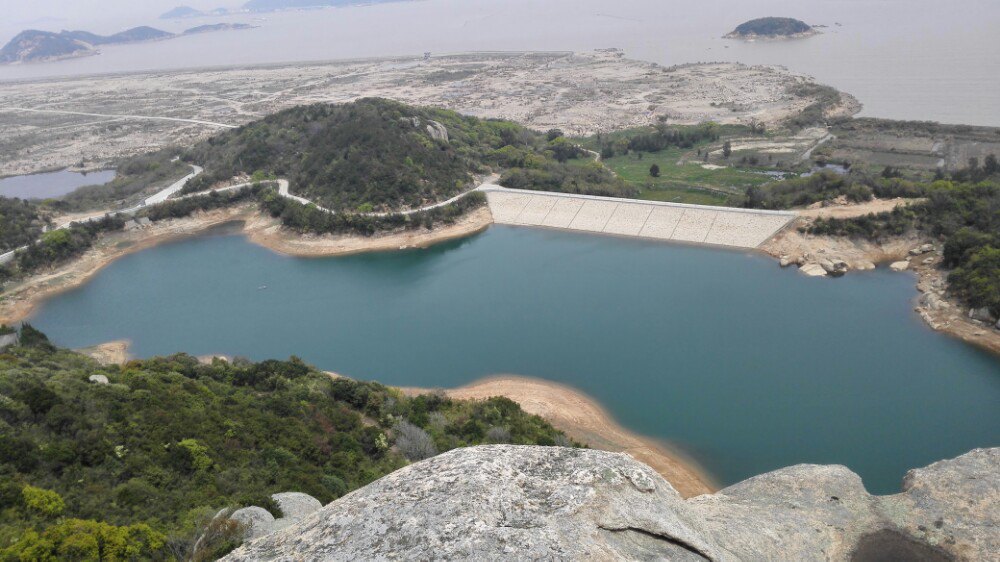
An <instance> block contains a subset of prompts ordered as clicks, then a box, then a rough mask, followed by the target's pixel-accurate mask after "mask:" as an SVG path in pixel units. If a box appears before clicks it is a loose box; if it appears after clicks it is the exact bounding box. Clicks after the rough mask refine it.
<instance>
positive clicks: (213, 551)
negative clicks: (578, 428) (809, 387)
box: [0, 326, 569, 560]
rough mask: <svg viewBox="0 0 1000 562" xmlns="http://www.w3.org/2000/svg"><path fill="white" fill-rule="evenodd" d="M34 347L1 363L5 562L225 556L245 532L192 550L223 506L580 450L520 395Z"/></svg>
mask: <svg viewBox="0 0 1000 562" xmlns="http://www.w3.org/2000/svg"><path fill="white" fill-rule="evenodd" d="M21 341H22V344H21V345H20V346H18V347H14V348H11V349H9V350H8V351H7V352H6V353H4V354H2V355H0V560H22V559H31V560H35V559H39V560H43V559H44V560H49V559H60V560H96V559H102V560H111V559H117V560H126V559H150V558H152V559H170V558H172V557H176V558H185V557H192V554H194V556H193V558H194V559H212V558H214V557H215V556H218V555H220V554H222V553H223V552H225V551H226V550H228V549H230V548H232V547H234V546H235V544H236V539H234V534H233V533H228V534H226V533H223V534H222V536H221V537H220V538H219V540H218V541H216V542H215V543H212V542H211V541H209V544H203V545H202V548H201V549H200V551H199V552H198V553H193V552H192V546H193V544H194V543H195V541H196V540H197V538H198V537H199V536H201V534H202V532H203V531H204V529H205V528H206V525H208V522H209V520H210V519H211V518H212V516H213V515H214V514H215V513H216V512H217V511H218V510H219V509H220V508H223V507H239V506H246V505H260V506H264V507H266V508H269V509H272V510H273V509H276V508H275V506H274V504H273V502H272V501H269V499H268V496H269V495H270V494H272V493H276V492H284V491H301V492H305V493H308V494H311V495H313V496H315V497H316V498H317V499H319V500H320V501H321V502H323V503H326V502H329V501H332V500H333V499H336V498H338V497H340V496H342V495H344V494H345V493H347V492H349V491H351V490H353V489H355V488H358V487H360V486H363V485H365V484H367V483H369V482H371V481H373V480H375V479H377V478H379V477H381V476H382V475H384V474H387V473H388V472H390V471H392V470H395V469H397V468H399V467H401V466H403V465H404V464H406V463H407V461H408V460H418V459H421V458H425V457H427V456H431V455H434V454H436V453H437V452H440V451H445V450H448V449H452V448H455V447H462V446H467V445H473V444H479V443H485V442H510V443H520V444H541V445H552V444H556V443H560V444H568V443H569V442H568V441H567V440H566V438H565V437H564V436H563V435H562V434H561V433H559V432H557V431H555V430H554V429H553V428H552V427H551V426H550V425H549V424H547V423H546V422H545V421H543V420H542V419H541V418H538V417H536V416H530V415H527V414H525V413H524V412H523V411H522V410H521V409H520V408H519V407H518V406H517V404H516V403H514V402H512V401H510V400H508V399H504V398H492V399H489V400H485V401H480V402H466V401H455V400H451V399H449V398H447V397H445V396H443V395H441V394H428V395H423V396H419V397H406V396H404V395H402V394H401V393H399V392H398V391H396V390H393V389H390V388H387V387H385V386H382V385H380V384H377V383H369V382H357V381H353V380H349V379H343V378H338V379H333V378H331V377H330V376H328V375H326V374H324V373H321V372H319V371H316V370H315V369H313V368H311V367H309V366H308V365H306V364H304V363H303V362H302V361H300V360H298V359H296V358H294V357H293V358H291V359H290V360H288V361H264V362H260V363H251V362H249V361H245V360H239V359H237V360H234V361H232V362H226V361H221V360H215V361H214V362H212V363H211V364H202V363H199V362H198V361H197V360H196V359H195V358H193V357H190V356H187V355H175V356H171V357H161V358H154V359H149V360H143V361H131V362H129V363H128V364H126V365H124V366H122V367H118V366H110V367H102V366H100V365H98V364H97V363H95V362H94V361H92V360H90V359H89V358H86V357H84V356H82V355H78V354H76V353H73V352H70V351H66V350H60V349H56V348H54V347H53V346H52V345H51V344H49V343H48V341H47V339H46V338H45V336H44V335H43V334H40V333H39V332H37V331H36V330H34V329H32V328H31V327H30V326H25V327H23V329H22V337H21ZM95 374H99V375H104V376H106V377H108V379H109V380H110V384H107V385H104V384H95V383H91V382H88V377H89V376H90V375H95ZM236 534H238V533H236ZM98 548H100V549H101V550H102V555H101V556H100V557H98V556H93V555H90V556H88V555H87V553H91V554H92V553H94V552H96V550H95V549H98ZM126 548H128V549H132V550H130V551H129V553H128V554H127V555H121V554H114V553H121V552H125V551H124V550H123V549H126ZM116 556H118V557H116Z"/></svg>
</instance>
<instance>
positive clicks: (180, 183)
mask: <svg viewBox="0 0 1000 562" xmlns="http://www.w3.org/2000/svg"><path fill="white" fill-rule="evenodd" d="M190 166H191V173H190V174H188V175H186V176H184V177H183V178H181V179H179V180H177V181H175V182H174V183H172V184H170V185H169V186H167V187H166V188H164V189H162V190H160V191H158V192H156V194H155V195H152V196H150V197H147V198H146V199H144V200H143V201H142V202H141V203H139V204H138V205H136V206H134V207H129V208H128V209H119V210H108V211H102V212H101V213H98V214H94V215H91V216H89V217H83V218H79V219H74V220H72V221H69V222H66V223H63V224H60V225H59V226H57V227H55V228H54V229H52V230H63V229H66V228H69V227H70V225H72V224H73V223H78V222H90V221H95V220H100V219H102V218H104V217H105V216H107V215H109V214H110V215H134V214H136V213H137V212H139V210H140V209H144V208H146V207H148V206H150V205H157V204H159V203H162V202H164V201H166V200H167V199H168V198H169V197H170V196H171V195H173V194H175V193H177V192H178V191H180V190H181V189H182V188H183V187H184V185H185V184H186V183H187V182H188V180H190V179H191V178H193V177H195V176H197V175H198V174H200V173H201V172H202V171H203V170H202V168H201V167H200V166H195V165H194V164H190ZM25 248H27V246H21V247H20V248H14V249H13V250H11V251H9V252H5V253H3V254H0V265H4V264H7V263H10V262H11V261H13V260H14V254H16V253H17V252H19V251H21V250H24V249H25Z"/></svg>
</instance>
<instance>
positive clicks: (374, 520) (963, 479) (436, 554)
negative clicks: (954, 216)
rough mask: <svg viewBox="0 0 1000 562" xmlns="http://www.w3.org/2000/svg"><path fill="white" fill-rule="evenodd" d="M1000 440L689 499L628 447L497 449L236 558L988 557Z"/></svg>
mask: <svg viewBox="0 0 1000 562" xmlns="http://www.w3.org/2000/svg"><path fill="white" fill-rule="evenodd" d="M998 508H1000V449H977V450H974V451H972V452H970V453H967V454H965V455H963V456H961V457H958V458H956V459H953V460H947V461H941V462H937V463H934V464H932V465H930V466H928V467H926V468H922V469H918V470H912V471H910V472H909V473H908V474H907V475H906V478H905V479H904V482H903V492H902V493H900V494H896V495H892V496H872V495H870V494H869V493H868V492H866V491H865V489H864V486H863V485H862V483H861V478H860V477H858V475H856V474H854V473H853V472H851V471H850V470H848V469H847V468H845V467H842V466H817V465H798V466H793V467H790V468H785V469H781V470H777V471H775V472H770V473H767V474H764V475H761V476H757V477H754V478H751V479H749V480H746V481H744V482H741V483H739V484H736V485H734V486H730V487H729V488H726V489H724V490H722V491H720V492H718V493H717V494H712V495H703V496H698V497H696V498H692V499H690V500H687V501H685V500H683V499H681V497H680V496H679V495H678V494H677V492H676V491H674V489H673V488H672V487H671V486H670V484H668V483H667V482H666V481H665V480H663V478H661V477H660V476H659V475H658V474H656V473H655V472H653V470H651V469H650V468H648V467H646V466H645V465H643V464H640V463H638V462H636V461H634V460H632V458H631V457H629V456H627V455H625V454H621V453H607V452H603V451H593V450H585V449H566V448H558V447H523V446H513V445H492V446H483V447H472V448H467V449H457V450H453V451H450V452H448V453H445V454H442V455H439V456H437V457H434V458H432V459H428V460H426V461H423V462H420V463H417V464H413V465H410V466H408V467H406V468H403V469H401V470H398V471H396V472H394V473H392V474H390V475H388V476H386V477H385V478H382V479H381V480H378V481H377V482H374V483H372V484H370V485H369V486H366V487H364V488H362V489H360V490H357V491H355V492H353V493H351V494H349V495H347V496H344V497H343V498H341V499H339V500H337V501H335V502H333V503H331V504H329V505H327V506H326V507H324V508H323V509H321V510H320V511H317V512H315V513H313V514H312V515H310V516H308V517H306V518H305V519H303V520H302V521H301V522H300V523H298V524H296V525H294V526H292V527H289V528H287V529H284V530H282V531H279V532H277V533H275V534H272V535H269V536H266V537H263V538H260V539H257V540H255V541H253V542H250V543H248V544H246V545H244V546H243V547H241V548H240V549H238V550H236V551H234V552H233V553H232V554H230V555H229V556H227V557H226V558H225V559H224V560H230V561H242V560H373V559H376V560H385V559H403V560H428V559H460V560H490V559H497V558H512V559H533V560H576V559H581V558H586V559H593V560H607V559H668V560H716V561H722V560H859V561H873V560H890V559H891V560H988V559H994V558H992V557H994V556H995V555H996V553H997V552H1000V520H998V519H1000V509H998Z"/></svg>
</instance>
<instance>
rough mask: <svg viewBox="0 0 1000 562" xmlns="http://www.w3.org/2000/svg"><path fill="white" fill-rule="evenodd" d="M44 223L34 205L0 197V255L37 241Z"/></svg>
mask: <svg viewBox="0 0 1000 562" xmlns="http://www.w3.org/2000/svg"><path fill="white" fill-rule="evenodd" d="M46 222H47V221H46V220H45V219H44V218H43V217H42V215H41V214H40V213H39V211H38V207H37V206H36V205H34V204H32V203H30V202H28V201H23V200H21V199H15V198H9V197H0V253H3V252H6V251H8V250H12V249H14V248H19V247H21V246H25V245H27V244H31V243H32V242H34V241H35V240H37V239H38V237H39V236H40V235H41V234H42V228H43V227H44V226H45V225H46Z"/></svg>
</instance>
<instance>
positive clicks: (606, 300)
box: [32, 227, 1000, 493]
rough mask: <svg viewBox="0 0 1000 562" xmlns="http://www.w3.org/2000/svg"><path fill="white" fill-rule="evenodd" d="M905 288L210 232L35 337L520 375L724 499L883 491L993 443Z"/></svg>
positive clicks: (989, 401) (545, 253)
mask: <svg viewBox="0 0 1000 562" xmlns="http://www.w3.org/2000/svg"><path fill="white" fill-rule="evenodd" d="M264 286H266V288H262V287H264ZM913 286H914V280H913V278H912V277H911V276H910V275H907V274H893V273H889V272H885V271H876V272H870V273H859V274H851V275H848V276H847V277H845V278H842V279H837V280H832V279H808V278H805V277H804V276H802V275H799V274H798V273H796V272H795V271H794V270H793V269H787V270H782V269H780V268H778V267H777V266H776V264H775V263H774V261H773V260H770V259H768V258H765V257H762V256H759V255H754V254H746V253H740V252H729V251H722V250H714V249H707V248H698V247H684V246H674V245H666V244H661V243H656V242H648V241H642V240H629V239H620V238H612V237H602V236H590V235H581V234H575V233H566V232H556V231H546V230H533V229H519V228H511V227H493V228H491V229H489V230H488V231H487V232H485V233H483V234H480V235H478V236H475V237H472V238H469V239H466V240H462V241H459V242H454V243H449V244H445V245H440V246H437V247H434V248H432V249H429V250H413V251H405V252H394V253H384V254H368V255H359V256H351V257H343V258H330V259H299V258H290V257H286V256H281V255H278V254H275V253H272V252H270V251H269V250H266V249H264V248H260V247H257V246H254V245H252V244H250V243H249V242H247V241H246V240H245V239H244V238H242V237H240V236H235V235H224V236H223V235H218V236H210V237H202V238H197V239H190V240H187V241H183V242H178V243H174V244H169V245H164V246H159V247H156V248H154V249H151V250H147V251H143V252H140V253H137V254H134V255H131V256H128V257H126V258H124V259H121V260H119V261H117V262H115V263H114V264H112V265H110V266H109V267H108V268H107V269H105V270H104V271H102V272H101V273H100V274H99V275H97V276H96V277H95V279H94V280H93V281H92V282H90V283H88V284H87V285H85V286H84V287H82V288H80V289H78V290H75V291H72V292H68V293H65V294H62V295H60V296H58V297H56V298H55V299H53V300H52V301H50V302H49V303H47V304H46V305H45V306H44V307H43V308H42V309H41V310H40V311H39V312H38V314H37V315H36V317H35V318H34V319H33V320H32V322H33V323H34V324H35V325H36V326H38V327H39V328H41V329H42V330H44V331H45V332H47V333H48V334H49V335H50V337H52V338H53V339H54V340H55V341H56V342H57V343H59V344H61V345H65V346H71V347H79V346H86V345H92V344H96V343H100V342H105V341H109V340H114V339H131V340H132V342H133V344H134V346H133V348H132V349H133V352H134V353H135V354H137V355H139V356H149V355H154V354H166V353H172V352H176V351H186V352H188V353H192V354H196V355H201V354H209V353H223V354H229V355H242V356H246V357H250V358H254V359H264V358H271V357H278V358H282V357H287V356H289V355H292V354H295V355H298V356H300V357H302V358H304V359H305V360H307V361H309V362H311V363H313V364H315V365H317V366H319V367H321V368H323V369H327V370H332V371H337V372H339V373H343V374H345V375H348V376H352V377H357V378H363V379H376V380H379V381H381V382H384V383H387V384H393V385H408V386H423V387H434V386H439V387H453V386H457V385H461V384H463V383H467V382H471V381H474V380H476V379H478V378H481V377H483V376H486V375H491V374H496V373H517V374H522V375H530V376H536V377H541V378H545V379H550V380H554V381H560V382H564V383H568V384H570V385H573V386H575V387H577V388H579V389H581V390H583V391H584V392H586V393H588V394H590V395H591V396H593V397H595V398H597V399H598V400H599V401H601V402H602V403H603V404H604V405H605V406H607V407H608V409H609V410H610V411H611V412H612V413H613V414H614V415H615V416H616V417H617V418H618V419H619V420H620V421H621V422H622V423H623V424H624V425H625V426H627V427H629V428H631V429H634V430H636V431H639V432H641V433H644V434H647V435H651V436H654V437H658V438H663V439H666V440H669V441H671V442H674V443H676V444H678V445H680V446H682V447H683V448H685V449H686V450H687V451H689V452H690V453H692V454H693V455H694V456H695V457H696V458H698V459H699V460H700V461H701V462H702V463H703V464H704V465H705V466H706V467H707V468H708V469H709V471H710V472H712V473H713V474H714V475H715V476H716V477H717V478H718V479H719V480H720V481H722V482H723V483H727V484H728V483H732V482H736V481H738V480H741V479H743V478H746V477H749V476H752V475H754V474H758V473H761V472H764V471H767V470H771V469H775V468H778V467H782V466H787V465H790V464H795V463H802V462H809V463H839V464H844V465H847V466H848V467H850V468H851V469H853V470H855V471H857V472H858V473H860V474H861V475H862V477H863V478H864V481H865V484H866V486H867V487H868V488H869V490H871V491H873V492H876V493H890V492H894V491H897V490H898V488H899V483H900V479H901V478H902V476H903V474H904V473H905V471H906V470H907V469H909V468H913V467H920V466H924V465H926V464H928V463H930V462H933V461H935V460H939V459H942V458H946V457H951V456H955V455H958V454H961V453H964V452H966V451H968V450H970V449H972V448H975V447H983V446H996V445H1000V361H997V360H996V359H995V358H993V357H992V356H989V355H987V354H985V353H983V352H980V351H978V350H977V349H974V348H972V347H969V346H966V345H964V344H962V343H960V342H958V341H955V340H952V339H950V338H948V337H944V336H941V335H938V334H935V333H934V332H932V331H931V330H929V329H927V328H926V327H925V326H924V325H923V324H922V323H921V322H920V320H919V318H918V317H917V316H916V315H915V314H914V313H913V312H912V302H911V301H912V299H913V297H914V296H915V291H914V288H913Z"/></svg>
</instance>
